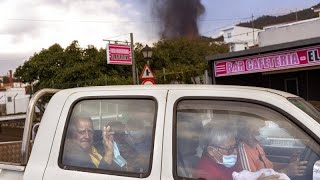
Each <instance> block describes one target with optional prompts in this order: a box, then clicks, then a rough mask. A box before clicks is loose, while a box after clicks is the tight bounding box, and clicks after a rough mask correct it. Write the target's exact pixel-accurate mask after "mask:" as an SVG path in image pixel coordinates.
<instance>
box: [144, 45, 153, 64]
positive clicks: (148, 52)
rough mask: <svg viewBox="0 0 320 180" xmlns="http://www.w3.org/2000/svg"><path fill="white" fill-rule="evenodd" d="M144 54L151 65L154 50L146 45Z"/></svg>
mask: <svg viewBox="0 0 320 180" xmlns="http://www.w3.org/2000/svg"><path fill="white" fill-rule="evenodd" d="M142 54H143V57H144V59H147V64H148V65H149V60H150V59H151V57H152V48H151V47H149V46H148V45H146V46H145V47H144V48H143V49H142Z"/></svg>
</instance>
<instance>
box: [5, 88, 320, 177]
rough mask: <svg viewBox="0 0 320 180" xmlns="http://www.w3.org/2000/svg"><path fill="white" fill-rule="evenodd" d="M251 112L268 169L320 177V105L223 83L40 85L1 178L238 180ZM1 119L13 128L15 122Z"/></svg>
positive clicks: (9, 142)
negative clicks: (40, 104)
mask: <svg viewBox="0 0 320 180" xmlns="http://www.w3.org/2000/svg"><path fill="white" fill-rule="evenodd" d="M46 93H49V94H50V93H52V94H54V93H55V94H54V95H53V97H52V98H51V100H50V101H49V103H48V105H47V107H46V110H45V113H44V115H43V117H42V119H41V121H40V126H39V128H38V131H36V130H35V129H36V127H37V124H35V123H34V122H33V121H34V119H35V118H34V109H35V102H36V101H37V100H38V99H39V98H40V97H41V96H42V95H44V94H46ZM244 120H245V121H246V122H247V126H248V127H249V126H251V125H256V124H260V126H253V127H256V129H255V130H256V131H257V132H259V137H260V140H259V143H258V144H259V147H260V148H261V149H262V151H263V152H262V155H263V156H264V157H262V158H260V156H261V154H260V152H259V160H260V161H261V162H263V161H267V162H268V163H267V165H266V163H265V162H263V164H264V166H265V167H264V168H265V169H267V168H272V169H274V170H275V171H276V172H279V173H288V174H287V175H288V177H290V178H291V179H301V180H302V179H303V180H304V179H320V164H319V162H317V161H318V160H319V159H320V124H319V121H320V113H319V112H318V111H317V110H316V109H315V108H313V107H312V106H311V105H310V104H309V103H307V102H306V101H304V100H303V99H301V98H299V97H297V96H295V95H292V94H288V93H285V92H281V91H277V90H271V89H264V88H254V87H242V86H216V85H159V86H106V87H85V88H74V89H65V90H61V91H59V90H54V89H43V90H41V91H38V92H37V93H36V94H35V95H34V96H33V98H32V99H31V101H30V104H29V107H28V111H27V117H26V119H25V121H21V120H19V123H22V125H23V127H24V129H23V134H22V131H21V136H15V137H16V138H13V139H12V140H7V141H5V142H4V141H2V142H0V169H1V170H0V179H12V180H14V179H25V180H40V179H45V180H51V179H54V180H57V179H58V180H62V179H67V180H81V179H83V180H106V179H114V180H117V179H119V180H120V179H123V180H124V179H128V180H130V179H232V171H238V172H239V171H240V169H238V168H235V166H237V167H240V165H238V164H240V163H239V162H240V160H242V159H243V158H244V157H241V153H239V152H238V150H237V149H238V148H237V146H238V145H239V142H238V141H239V139H240V138H239V137H240V136H241V137H243V135H244V134H241V133H247V132H243V131H241V128H240V127H241V126H240V125H239V124H241V122H243V121H244ZM4 122H6V123H7V124H6V125H5V124H3V123H4ZM258 122H259V123H258ZM0 123H2V124H1V129H0V137H4V136H6V135H7V134H6V133H7V132H9V130H8V129H10V127H11V126H10V123H9V125H8V122H7V121H1V122H0ZM210 127H211V128H212V129H210ZM217 127H219V128H217ZM242 130H243V129H242ZM218 131H219V132H222V133H220V134H218V133H217V132H218ZM208 133H209V134H208ZM256 135H257V134H256ZM17 137H21V139H20V140H19V139H17ZM208 138H209V139H208ZM230 138H231V139H230ZM4 139H5V138H4ZM110 142H111V143H110ZM209 142H210V143H209ZM227 142H228V143H229V146H228V147H226V146H224V145H225V144H226V143H227ZM231 142H232V143H233V144H232V146H231V144H230V143H231ZM211 150H212V151H211ZM213 150H214V151H213ZM214 152H219V154H220V155H219V154H218V155H217V153H214ZM229 154H237V158H236V159H234V163H235V164H236V165H235V164H234V163H233V164H232V162H230V161H229V162H228V163H229V165H228V166H225V165H227V163H226V162H225V160H226V159H225V157H227V155H229ZM211 155H212V156H211ZM249 155H250V154H248V157H246V158H248V159H249V158H250V157H249ZM219 156H220V157H219ZM208 157H212V158H211V159H210V158H208ZM292 157H294V158H295V159H294V160H293V159H292ZM229 160H230V159H229ZM302 161H307V162H308V163H307V164H306V165H305V168H306V169H305V170H304V171H300V175H298V174H299V173H297V172H296V173H294V172H293V171H292V169H290V167H292V166H289V165H292V163H299V162H302ZM261 162H260V164H261ZM230 163H231V164H232V165H230ZM251 163H252V162H251ZM253 163H258V164H259V162H255V160H253ZM272 164H273V166H272ZM276 164H282V165H283V168H282V169H279V168H278V169H277V167H276ZM249 165H250V166H251V165H252V164H250V163H249ZM258 169H259V168H258ZM296 170H297V169H296ZM220 171H222V172H220ZM202 175H203V176H202ZM234 178H236V177H234Z"/></svg>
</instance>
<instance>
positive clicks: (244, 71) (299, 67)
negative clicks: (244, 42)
mask: <svg viewBox="0 0 320 180" xmlns="http://www.w3.org/2000/svg"><path fill="white" fill-rule="evenodd" d="M207 59H208V60H209V67H210V68H209V69H210V70H211V73H209V74H210V75H211V76H212V83H213V84H228V85H244V86H256V87H266V88H272V89H278V90H282V91H287V92H289V93H292V94H296V95H298V96H301V97H303V98H304V99H306V100H308V101H309V102H311V103H313V104H314V105H315V106H318V107H320V93H319V92H320V84H319V83H318V82H319V81H318V80H319V77H320V37H317V38H312V39H305V40H299V41H294V42H289V43H282V44H277V45H272V46H265V47H259V48H254V49H250V50H247V51H239V52H233V53H228V54H221V55H216V56H211V57H207Z"/></svg>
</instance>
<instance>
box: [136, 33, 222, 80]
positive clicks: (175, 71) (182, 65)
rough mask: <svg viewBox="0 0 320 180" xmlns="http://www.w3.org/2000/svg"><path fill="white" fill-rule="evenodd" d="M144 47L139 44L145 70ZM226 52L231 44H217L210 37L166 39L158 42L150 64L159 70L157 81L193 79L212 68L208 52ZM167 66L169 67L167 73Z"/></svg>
mask: <svg viewBox="0 0 320 180" xmlns="http://www.w3.org/2000/svg"><path fill="white" fill-rule="evenodd" d="M141 47H142V45H136V51H138V52H136V60H137V65H138V67H139V72H141V71H142V68H143V66H144V64H145V61H144V60H143V57H142V54H141V49H142V48H141ZM226 52H228V46H227V45H225V44H217V43H215V42H214V41H212V39H210V38H195V39H190V38H177V39H162V40H160V41H158V42H157V43H155V44H154V48H153V57H152V60H151V61H150V62H151V63H150V67H151V69H152V70H153V71H154V72H155V74H156V77H157V79H156V82H157V83H170V82H172V81H179V82H182V83H192V81H191V79H192V78H193V77H196V76H199V75H203V73H204V71H205V70H206V69H207V68H208V63H207V61H206V60H205V57H206V56H208V55H212V54H218V53H226ZM163 68H165V71H166V72H165V73H164V72H163ZM164 76H165V79H166V80H164Z"/></svg>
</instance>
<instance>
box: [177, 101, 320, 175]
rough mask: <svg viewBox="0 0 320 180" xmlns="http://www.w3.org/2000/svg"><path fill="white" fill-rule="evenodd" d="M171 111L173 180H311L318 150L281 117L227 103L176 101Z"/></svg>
mask: <svg viewBox="0 0 320 180" xmlns="http://www.w3.org/2000/svg"><path fill="white" fill-rule="evenodd" d="M176 109H177V110H176V119H175V120H176V129H175V132H176V141H175V147H174V149H175V150H176V157H175V162H174V165H175V167H174V168H175V169H174V172H175V178H176V179H184V178H193V179H233V178H234V179H237V177H238V178H240V177H249V176H248V174H249V175H250V176H251V177H259V176H260V175H261V174H262V173H265V174H267V173H269V174H280V176H281V177H282V178H283V179H286V178H291V179H299V180H300V179H301V180H302V179H312V174H313V172H312V171H313V169H312V168H313V165H314V164H315V162H316V161H317V160H319V159H320V146H319V144H318V143H317V142H316V141H314V139H313V138H312V137H311V136H310V135H308V134H307V133H306V132H305V131H304V130H302V129H301V128H300V127H298V126H297V125H296V124H294V123H293V120H290V119H288V118H287V117H285V116H284V115H282V114H281V113H280V111H279V112H278V111H276V110H273V109H271V108H269V107H266V106H263V105H259V104H255V103H249V102H241V101H227V100H226V101H223V100H181V101H179V103H178V104H177V106H176ZM245 170H246V171H245Z"/></svg>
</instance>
